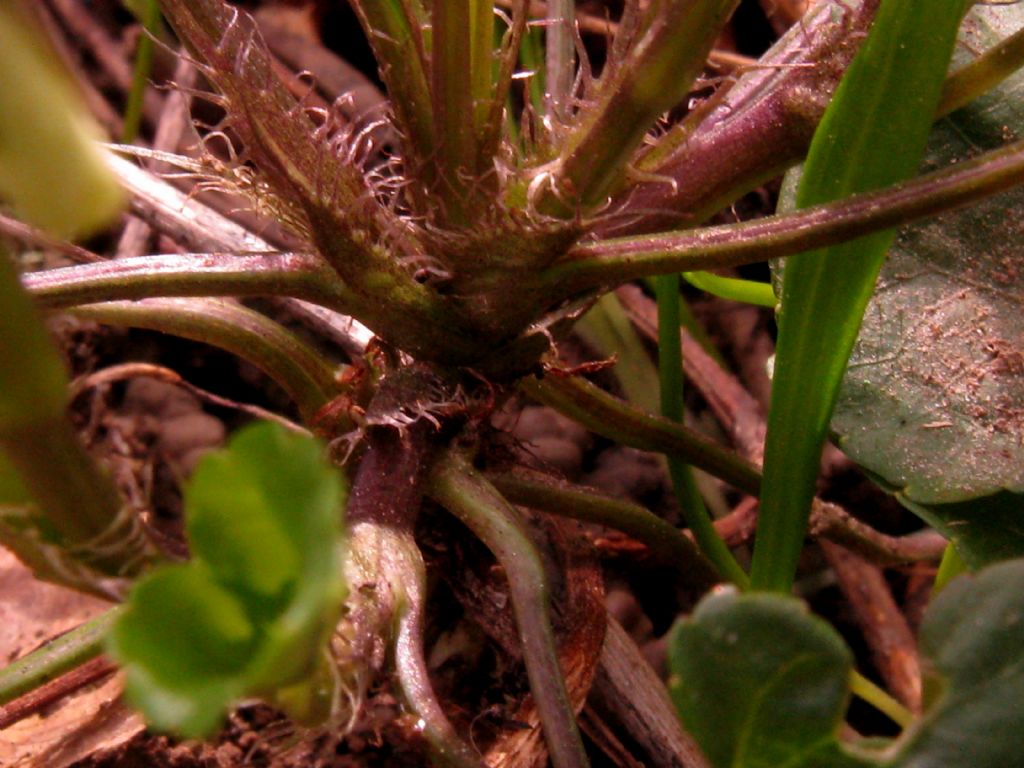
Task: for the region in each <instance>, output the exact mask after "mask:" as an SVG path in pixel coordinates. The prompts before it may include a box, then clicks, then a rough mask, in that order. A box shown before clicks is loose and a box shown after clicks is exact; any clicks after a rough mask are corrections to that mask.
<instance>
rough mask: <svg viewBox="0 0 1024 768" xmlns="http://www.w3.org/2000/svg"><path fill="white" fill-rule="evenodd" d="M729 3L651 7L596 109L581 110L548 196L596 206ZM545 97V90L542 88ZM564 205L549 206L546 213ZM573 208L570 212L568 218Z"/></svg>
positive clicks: (675, 2) (690, 71)
mask: <svg viewBox="0 0 1024 768" xmlns="http://www.w3.org/2000/svg"><path fill="white" fill-rule="evenodd" d="M736 4H737V2H736V0H696V2H694V1H693V0H665V2H661V3H652V4H651V6H650V7H649V8H648V11H647V14H648V17H647V19H645V22H644V23H645V30H644V32H643V34H642V36H641V38H640V39H639V40H638V41H637V42H636V44H635V45H634V46H633V47H632V49H631V50H630V51H629V53H628V54H627V55H626V57H625V58H624V60H623V61H621V63H620V64H619V66H618V67H617V68H616V71H615V72H612V73H607V74H606V75H605V76H604V78H603V79H605V78H606V79H607V80H608V82H606V83H603V84H602V85H601V87H600V89H599V91H598V94H597V99H596V103H595V104H594V106H593V107H591V108H589V109H584V110H583V111H582V112H581V114H580V120H579V122H578V124H577V127H576V128H575V130H574V131H573V132H572V134H570V136H569V137H568V140H567V141H566V148H565V151H564V152H563V154H562V160H561V162H560V165H559V170H558V175H557V176H556V178H554V179H553V189H554V190H560V191H561V192H563V193H565V194H566V195H567V198H568V199H567V201H566V202H571V203H573V204H580V205H582V206H584V207H589V206H594V205H597V204H600V203H601V202H603V200H604V197H605V196H606V195H607V194H608V192H609V190H610V189H611V188H612V187H613V185H614V184H615V183H616V182H617V181H618V180H619V178H620V175H621V173H622V169H623V168H625V167H626V165H627V164H628V162H629V160H630V158H631V157H632V156H633V153H634V152H635V150H636V148H637V147H638V146H639V145H640V142H641V141H643V138H644V137H645V136H646V135H647V132H648V131H649V130H650V128H651V126H652V125H653V124H654V122H655V121H656V120H657V119H658V117H659V116H660V115H662V114H663V113H664V112H665V111H666V110H669V109H671V108H672V107H674V106H675V105H676V104H678V103H679V102H680V101H681V100H682V98H683V97H684V96H685V95H686V93H687V92H688V91H689V89H690V86H691V85H692V84H693V81H694V80H695V79H696V77H697V76H698V75H699V74H700V72H701V69H702V68H703V66H704V61H705V59H706V57H707V54H708V52H709V51H710V50H711V47H712V45H713V44H714V41H715V38H716V36H717V34H718V31H719V30H720V29H721V28H722V26H723V25H724V23H725V21H726V20H727V19H728V18H729V15H730V14H731V13H732V11H733V8H735V7H736ZM548 91H549V92H551V91H552V87H551V86H550V85H549V86H548ZM566 202H563V201H561V200H557V199H549V200H548V201H546V205H547V207H548V208H550V209H551V210H552V211H559V210H565V208H566ZM572 207H573V206H572V205H570V206H569V208H570V210H571V208H572Z"/></svg>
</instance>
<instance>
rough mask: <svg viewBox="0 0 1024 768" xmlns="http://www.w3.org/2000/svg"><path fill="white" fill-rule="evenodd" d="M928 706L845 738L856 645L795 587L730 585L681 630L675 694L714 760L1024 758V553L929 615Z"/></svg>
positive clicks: (960, 588)
mask: <svg viewBox="0 0 1024 768" xmlns="http://www.w3.org/2000/svg"><path fill="white" fill-rule="evenodd" d="M920 655H921V663H922V669H923V672H924V707H925V712H924V714H923V715H922V716H921V717H919V718H918V719H917V720H916V721H915V722H914V723H913V724H912V725H911V726H910V727H908V728H907V729H906V730H905V731H904V733H903V734H902V735H901V736H900V738H899V739H897V740H895V741H892V742H888V743H879V742H878V741H877V740H865V741H863V742H858V743H853V744H843V743H840V742H839V740H838V732H839V725H840V722H841V718H842V715H843V712H844V710H845V706H846V701H847V698H848V692H847V680H848V679H849V678H848V676H849V672H850V652H849V651H848V650H847V649H846V647H845V645H844V644H843V641H842V639H841V638H840V637H839V635H838V633H836V632H835V630H833V629H832V628H831V627H830V626H829V625H828V624H826V623H825V622H824V621H822V620H821V619H818V618H816V617H814V616H812V615H811V614H810V613H809V612H808V611H807V610H806V608H805V607H804V606H803V604H802V603H800V602H799V601H797V600H796V599H795V598H790V597H787V596H782V595H764V594H761V595H757V594H752V595H743V596H740V595H738V594H737V593H735V592H727V593H719V594H716V595H711V596H709V597H707V598H705V599H704V600H703V601H702V602H701V603H700V605H699V606H698V607H697V610H696V612H695V613H694V614H693V616H692V617H691V618H689V619H687V620H685V621H683V622H680V623H679V624H678V625H677V626H676V627H675V629H674V630H673V633H672V636H671V639H670V645H669V661H670V664H671V668H672V678H671V692H672V696H673V699H674V701H675V703H676V707H677V709H678V710H679V714H680V717H681V718H682V720H683V723H684V725H685V726H686V727H687V728H688V730H689V731H690V733H691V734H693V736H694V738H695V739H696V740H697V742H698V743H699V744H700V746H701V749H702V750H703V751H704V753H705V754H706V756H707V757H708V758H709V760H710V762H711V764H712V765H713V766H714V767H715V768H724V767H725V766H729V768H748V767H750V768H752V767H754V766H757V767H760V766H764V767H765V768H768V766H772V767H773V768H775V767H777V766H786V768H812V767H817V766H821V768H824V767H825V766H830V767H834V768H842V767H844V766H849V767H850V768H852V767H853V766H876V765H877V766H880V767H881V766H885V768H962V767H963V766H970V768H1006V767H1007V766H1016V765H1020V764H1021V753H1020V745H1021V742H1020V734H1021V732H1022V729H1024V708H1021V706H1020V702H1021V700H1022V699H1024V560H1014V561H1010V562H1007V563H1000V564H998V565H995V566H991V567H989V568H987V569H985V570H983V571H981V572H980V573H979V574H977V576H964V577H961V578H958V579H956V580H954V581H953V582H951V583H950V584H949V586H947V587H946V589H945V590H943V592H942V593H941V594H940V595H939V597H938V598H937V599H936V600H935V602H934V603H933V604H932V605H931V606H930V607H929V609H928V611H927V613H926V614H925V618H924V622H923V624H922V626H921V639H920Z"/></svg>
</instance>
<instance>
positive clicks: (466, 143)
mask: <svg viewBox="0 0 1024 768" xmlns="http://www.w3.org/2000/svg"><path fill="white" fill-rule="evenodd" d="M482 4H484V3H482V2H479V1H477V2H454V3H453V2H451V1H450V0H433V3H432V4H431V14H430V18H431V38H432V40H431V47H430V74H431V87H430V93H431V100H432V103H433V115H434V135H435V136H436V139H437V150H438V151H437V154H436V156H435V160H434V162H435V165H436V166H437V169H438V171H439V176H440V183H439V184H438V185H437V187H436V189H435V192H436V194H437V195H438V197H439V198H440V200H441V201H442V202H443V205H442V206H441V208H440V215H441V216H442V217H443V220H444V221H445V223H446V224H447V225H448V226H452V227H466V226H468V225H469V224H470V223H471V222H470V218H469V215H470V214H469V208H470V207H471V206H472V204H473V202H474V200H473V198H476V197H477V195H474V194H473V190H471V189H470V186H471V184H472V180H475V179H476V178H477V175H478V173H477V172H478V167H477V162H478V160H479V159H480V158H478V154H477V149H478V148H477V142H476V140H477V132H476V126H475V119H474V118H475V114H476V109H475V106H474V103H473V96H474V93H473V86H474V80H475V79H476V77H477V73H475V72H474V71H473V67H474V65H475V64H476V61H475V60H474V57H473V53H474V51H473V43H474V42H475V41H474V39H473V31H474V30H473V22H474V21H478V19H477V18H476V14H475V13H474V11H477V10H478V8H477V6H479V5H482ZM490 42H491V41H490V35H488V40H487V44H488V46H489V45H490ZM490 70H491V66H490V62H489V61H488V62H487V70H486V74H487V77H488V81H489V79H490ZM488 84H489V83H488ZM467 181H468V182H469V183H468V184H467Z"/></svg>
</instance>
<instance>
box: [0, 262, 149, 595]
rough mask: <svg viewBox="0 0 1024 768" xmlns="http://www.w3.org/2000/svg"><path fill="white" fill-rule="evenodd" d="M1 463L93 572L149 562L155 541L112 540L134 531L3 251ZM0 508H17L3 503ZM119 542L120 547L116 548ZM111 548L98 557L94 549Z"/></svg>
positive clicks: (111, 571) (0, 269) (0, 278)
mask: <svg viewBox="0 0 1024 768" xmlns="http://www.w3.org/2000/svg"><path fill="white" fill-rule="evenodd" d="M0 306H2V307H3V312H2V313H0V462H3V461H4V460H5V459H6V461H7V462H9V463H10V465H11V467H13V469H14V472H15V474H16V475H17V478H18V480H19V481H20V485H21V486H22V487H23V489H24V491H25V492H27V494H28V496H29V498H30V499H31V501H32V502H34V503H35V504H36V505H37V506H38V508H39V510H40V511H41V512H42V514H43V515H44V516H45V517H46V519H47V521H48V522H49V524H50V525H52V526H53V528H54V529H55V531H56V532H57V533H58V534H59V536H60V537H61V539H62V541H60V542H59V543H60V544H61V545H64V546H67V547H69V548H70V547H74V546H76V545H77V546H80V547H83V548H84V549H83V551H82V555H83V557H87V558H88V560H89V564H90V565H92V566H95V567H97V568H98V569H99V570H101V571H103V572H104V573H107V574H110V575H124V574H122V573H121V571H122V570H123V567H125V566H126V564H131V565H132V566H133V567H134V566H138V565H141V563H142V562H144V561H146V560H148V559H149V555H150V554H151V552H150V551H149V545H148V541H147V540H146V539H145V538H144V537H136V536H131V537H127V538H126V539H124V541H118V540H117V539H115V538H114V537H113V535H112V534H114V533H115V532H117V531H119V530H120V528H121V526H122V524H124V525H125V526H127V527H126V528H125V531H127V530H128V527H131V526H132V525H134V517H133V516H132V515H130V514H128V515H126V514H125V509H126V508H125V506H124V503H123V501H122V499H121V496H120V494H119V493H118V491H117V488H116V487H115V485H114V483H113V481H112V480H111V479H110V477H109V476H108V475H107V474H106V473H105V472H103V471H102V470H101V469H100V468H99V467H98V466H97V465H96V463H95V462H94V461H93V460H92V457H90V456H89V454H88V453H87V452H86V450H85V448H84V447H83V446H82V444H81V442H80V441H79V440H78V436H77V435H76V434H75V432H74V429H73V428H72V426H71V423H70V422H69V421H68V419H67V415H66V413H65V408H66V405H67V395H66V384H67V381H66V377H65V374H64V370H63V365H62V364H61V361H60V360H59V359H58V357H57V353H56V351H55V350H54V349H53V346H52V345H51V343H50V340H49V338H48V337H47V335H46V331H45V329H44V328H43V325H42V323H41V322H40V320H39V317H38V316H37V314H36V310H35V308H34V307H33V306H32V304H31V300H30V299H29V297H28V296H27V295H26V294H25V292H24V291H23V290H22V288H21V286H20V285H19V284H18V277H17V275H16V273H15V271H14V265H13V264H12V263H11V260H10V258H9V257H8V255H7V253H6V252H5V251H4V250H2V249H0ZM0 501H10V500H9V499H0ZM108 536H110V537H111V539H110V540H114V541H118V543H117V544H115V545H114V546H113V547H112V546H111V545H110V540H108V539H107V537H108ZM100 539H102V540H103V542H104V547H103V549H104V552H103V553H102V554H98V553H97V552H95V551H94V550H93V545H95V546H96V547H98V546H99V544H98V543H97V542H98V540H100Z"/></svg>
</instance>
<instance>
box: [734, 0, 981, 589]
mask: <svg viewBox="0 0 1024 768" xmlns="http://www.w3.org/2000/svg"><path fill="white" fill-rule="evenodd" d="M966 7H967V4H966V2H965V0H883V1H882V4H881V7H880V8H879V10H878V13H877V16H876V18H875V20H874V23H873V24H872V28H871V32H870V34H869V36H868V38H867V40H866V41H865V43H864V45H863V48H862V49H861V51H860V52H859V53H858V54H857V56H856V58H855V59H854V62H853V64H852V65H851V66H850V69H849V71H848V72H847V73H846V75H845V76H844V77H843V80H842V82H841V83H840V85H839V88H838V90H837V92H836V95H835V97H834V98H833V100H832V103H831V104H830V106H829V108H828V110H827V111H826V113H825V116H824V118H823V119H822V122H821V124H820V125H819V127H818V130H817V131H816V132H815V135H814V140H813V142H812V144H811V149H810V152H809V154H808V157H807V162H806V163H805V166H804V172H803V177H802V181H801V187H800V190H799V192H798V194H797V204H798V206H800V207H806V206H808V205H813V204H816V203H821V202H826V201H829V200H835V199H838V198H842V197H844V196H846V195H850V194H854V193H857V192H864V191H868V190H871V189H876V188H879V187H884V186H887V185H889V184H892V183H895V182H897V181H900V180H902V179H905V178H907V177H909V176H911V175H913V173H914V172H915V171H916V169H917V166H918V163H919V161H920V158H921V155H922V153H923V151H924V147H925V142H926V140H927V137H928V131H929V128H930V126H931V123H932V116H933V115H934V114H935V109H936V105H937V104H938V100H939V95H940V91H941V87H942V83H943V80H944V78H945V74H946V70H947V67H948V63H949V59H950V56H951V54H952V50H953V44H954V41H955V39H956V33H957V28H958V27H959V21H960V18H961V17H962V15H963V13H964V11H965V10H966ZM892 237H893V235H892V233H888V232H882V233H877V234H874V235H870V236H867V237H864V238H861V239H859V240H855V241H853V242H850V243H845V244H842V245H838V246H833V247H830V248H826V249H822V251H820V252H816V253H813V254H801V255H799V256H795V257H793V258H791V259H790V260H789V262H788V263H787V266H786V273H785V279H784V283H783V290H782V305H781V310H780V314H779V341H778V347H777V352H776V361H775V378H774V382H773V387H772V402H771V409H770V412H769V417H768V435H767V441H766V446H765V462H764V484H763V486H762V496H761V513H760V517H759V520H758V530H757V545H756V547H755V550H754V559H753V563H752V571H751V577H752V583H753V585H754V587H755V588H758V589H772V590H779V591H785V590H788V589H789V587H790V585H791V583H792V579H793V574H794V572H795V569H796V561H797V557H798V556H799V553H800V549H801V547H802V545H803V537H804V530H805V528H806V523H807V516H808V514H809V510H810V504H811V499H812V498H813V496H814V489H815V482H816V479H817V474H818V463H819V459H820V455H821V446H822V443H823V442H824V439H825V436H826V432H827V428H828V424H829V420H830V417H831V413H832V408H833V406H834V403H835V399H836V395H837V393H838V390H839V385H840V382H841V381H842V377H843V372H844V369H845V367H846V361H847V358H848V357H849V354H850V350H851V349H852V347H853V344H854V341H855V340H856V337H857V330H858V327H859V325H860V320H861V317H862V315H863V313H864V308H865V306H866V305H867V302H868V299H869V298H870V297H871V293H872V291H873V289H874V285H875V278H876V277H877V275H878V270H879V268H880V267H881V264H882V260H883V259H884V257H885V253H886V250H887V249H888V247H889V245H890V243H891V241H892Z"/></svg>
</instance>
